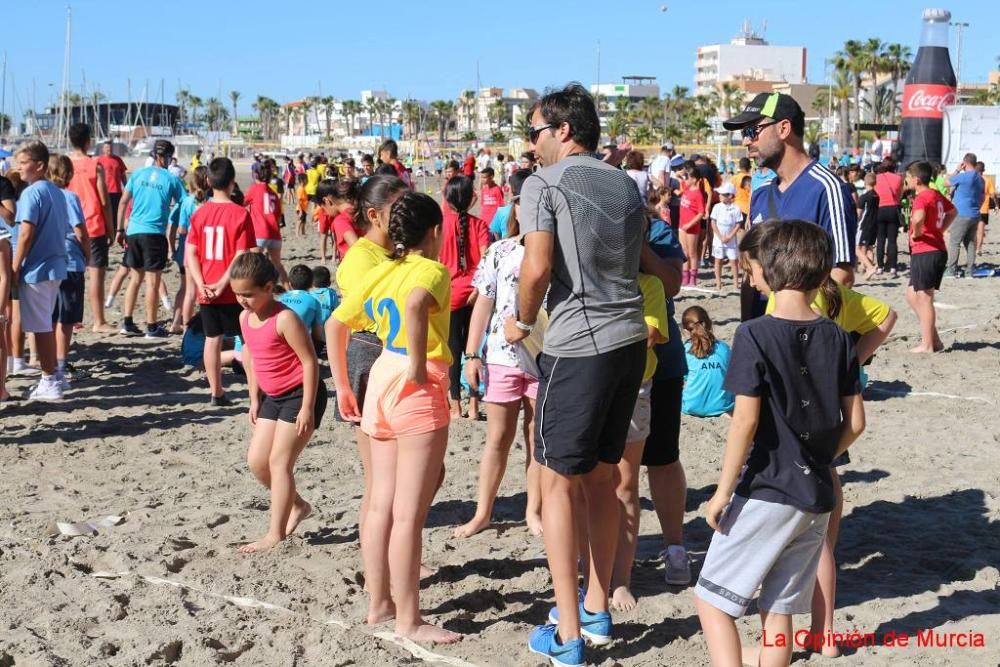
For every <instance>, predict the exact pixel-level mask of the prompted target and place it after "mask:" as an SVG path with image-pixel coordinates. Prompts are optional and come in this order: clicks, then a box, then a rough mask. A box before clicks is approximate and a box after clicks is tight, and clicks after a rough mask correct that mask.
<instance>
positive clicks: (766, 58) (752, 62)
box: [694, 21, 806, 95]
mask: <svg viewBox="0 0 1000 667" xmlns="http://www.w3.org/2000/svg"><path fill="white" fill-rule="evenodd" d="M737 78H741V79H751V80H755V81H772V82H785V83H791V84H798V83H805V81H806V49H805V47H804V46H773V45H771V44H769V43H768V42H767V40H765V39H764V38H763V37H761V36H760V35H758V34H757V33H755V32H754V31H753V29H752V28H751V27H750V23H749V21H746V22H744V24H743V32H742V33H741V34H740V35H738V36H736V37H735V38H733V40H732V41H731V42H730V43H729V44H712V45H709V46H702V47H700V48H699V49H698V57H697V60H696V61H695V65H694V84H695V94H696V95H708V94H711V92H712V91H713V90H715V89H716V88H717V87H718V85H719V84H720V83H725V82H729V81H733V80H734V79H737Z"/></svg>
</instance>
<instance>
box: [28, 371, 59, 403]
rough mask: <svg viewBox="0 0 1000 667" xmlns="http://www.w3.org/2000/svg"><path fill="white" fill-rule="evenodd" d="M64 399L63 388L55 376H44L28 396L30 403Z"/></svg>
mask: <svg viewBox="0 0 1000 667" xmlns="http://www.w3.org/2000/svg"><path fill="white" fill-rule="evenodd" d="M62 397H63V391H62V388H60V386H59V382H58V380H57V379H56V377H55V376H54V375H43V376H42V379H41V380H39V381H38V384H36V385H35V386H33V387H32V388H31V393H30V394H28V400H29V401H61V400H62Z"/></svg>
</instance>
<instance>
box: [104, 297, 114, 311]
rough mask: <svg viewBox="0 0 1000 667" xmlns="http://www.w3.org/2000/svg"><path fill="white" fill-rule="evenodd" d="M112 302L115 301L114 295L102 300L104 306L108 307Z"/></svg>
mask: <svg viewBox="0 0 1000 667" xmlns="http://www.w3.org/2000/svg"><path fill="white" fill-rule="evenodd" d="M114 302H115V297H113V296H109V297H108V298H107V299H105V300H104V307H105V308H110V307H111V304H113V303H114Z"/></svg>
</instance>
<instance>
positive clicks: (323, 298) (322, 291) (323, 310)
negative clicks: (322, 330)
mask: <svg viewBox="0 0 1000 667" xmlns="http://www.w3.org/2000/svg"><path fill="white" fill-rule="evenodd" d="M309 294H311V295H312V296H313V298H314V299H316V300H317V301H319V312H320V317H322V318H323V322H321V324H323V323H326V321H327V320H328V319H330V314H331V313H333V311H334V310H336V308H337V306H339V305H340V296H339V295H338V294H337V293H336V292H335V291H334V290H333V288H332V287H314V288H312V289H311V290H309Z"/></svg>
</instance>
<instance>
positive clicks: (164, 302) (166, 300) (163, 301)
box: [160, 296, 174, 313]
mask: <svg viewBox="0 0 1000 667" xmlns="http://www.w3.org/2000/svg"><path fill="white" fill-rule="evenodd" d="M160 305H161V306H163V310H165V311H167V312H168V313H169V312H170V311H171V310H173V309H174V307H173V305H172V304H171V303H170V297H166V296H161V297H160Z"/></svg>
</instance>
